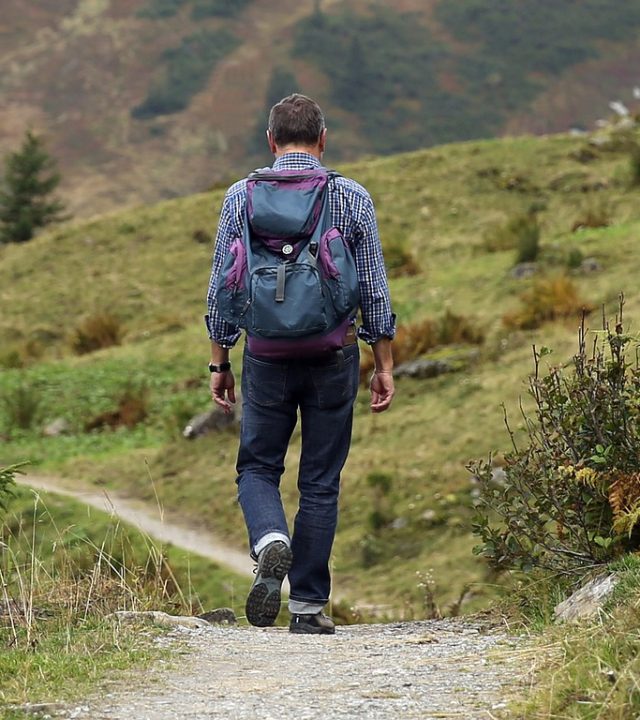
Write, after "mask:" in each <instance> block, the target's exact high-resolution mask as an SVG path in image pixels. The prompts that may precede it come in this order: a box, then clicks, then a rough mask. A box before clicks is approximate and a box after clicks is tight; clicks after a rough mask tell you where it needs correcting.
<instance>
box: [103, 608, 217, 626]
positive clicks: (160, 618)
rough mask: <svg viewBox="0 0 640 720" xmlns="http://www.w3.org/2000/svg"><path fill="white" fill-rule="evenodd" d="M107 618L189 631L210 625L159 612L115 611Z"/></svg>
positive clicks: (184, 616) (195, 618)
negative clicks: (149, 623) (187, 629)
mask: <svg viewBox="0 0 640 720" xmlns="http://www.w3.org/2000/svg"><path fill="white" fill-rule="evenodd" d="M108 617H114V618H116V619H117V620H119V621H120V622H151V623H155V624H156V625H164V626H165V627H181V628H189V629H191V630H201V629H202V628H208V627H209V626H210V624H209V623H208V622H207V621H206V620H203V619H202V618H199V617H191V616H190V615H169V614H168V613H165V612H162V611H160V610H144V611H141V612H135V611H133V610H117V611H116V612H114V613H112V614H111V615H109V616H108Z"/></svg>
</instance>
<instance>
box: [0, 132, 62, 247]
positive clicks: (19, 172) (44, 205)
mask: <svg viewBox="0 0 640 720" xmlns="http://www.w3.org/2000/svg"><path fill="white" fill-rule="evenodd" d="M59 183H60V174H59V173H58V172H57V170H56V162H55V160H54V159H53V158H52V157H51V155H49V154H48V153H47V151H46V150H45V147H44V142H43V141H42V139H41V138H40V137H38V136H37V135H35V134H34V133H32V132H31V131H28V132H27V134H26V135H25V138H24V141H23V143H22V146H21V147H20V149H19V150H18V151H17V152H14V153H10V154H9V155H8V156H7V158H6V159H5V175H4V179H3V183H2V187H1V188H0V242H5V243H6V242H26V241H27V240H31V238H32V237H33V235H34V233H35V232H36V230H38V229H39V228H42V227H44V226H45V225H48V224H50V223H53V222H57V221H60V220H63V219H64V215H63V211H64V205H63V204H62V203H61V202H60V201H59V200H56V199H55V198H52V197H51V196H52V194H53V192H54V191H55V189H56V188H57V187H58V185H59Z"/></svg>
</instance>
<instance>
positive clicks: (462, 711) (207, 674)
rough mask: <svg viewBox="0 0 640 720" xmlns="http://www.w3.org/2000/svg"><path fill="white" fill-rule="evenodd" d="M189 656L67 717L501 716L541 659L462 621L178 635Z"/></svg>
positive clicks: (303, 719)
mask: <svg viewBox="0 0 640 720" xmlns="http://www.w3.org/2000/svg"><path fill="white" fill-rule="evenodd" d="M157 642H159V643H160V644H162V645H166V646H169V647H171V648H172V651H173V652H174V653H179V652H180V649H181V648H182V649H183V651H184V652H185V653H186V654H184V655H182V656H181V657H180V658H179V661H178V662H176V661H175V660H168V661H165V663H163V664H161V665H159V666H157V667H156V668H155V669H153V670H152V671H150V672H149V673H147V674H143V675H142V676H134V677H132V678H130V679H129V685H128V686H127V687H124V688H123V687H115V688H112V689H111V691H107V692H104V693H103V694H101V695H100V696H99V697H96V698H95V699H93V700H89V701H87V702H86V703H84V704H82V705H79V706H76V707H74V708H67V709H66V710H65V711H64V712H63V713H62V714H59V715H57V717H67V718H75V719H77V720H115V719H117V720H128V719H129V718H136V720H210V719H213V718H216V719H217V718H220V719H223V718H224V719H225V720H272V719H273V720H315V719H316V718H318V719H320V718H322V719H325V718H329V719H331V720H333V719H336V720H342V719H344V720H346V719H347V718H349V719H350V720H351V719H354V718H366V719H367V720H383V719H385V720H386V719H387V718H389V719H393V720H404V718H421V719H422V720H431V719H435V718H460V719H461V718H464V719H465V720H475V719H478V720H479V719H480V718H483V719H485V720H488V719H489V718H493V717H495V715H494V713H495V712H497V710H498V708H500V707H503V706H504V700H505V698H506V697H507V696H508V694H509V693H510V692H512V691H513V690H514V689H516V688H517V686H518V685H519V684H521V682H522V681H523V679H524V678H525V676H526V675H527V673H528V670H529V668H530V665H531V664H532V662H533V653H531V652H530V651H529V650H527V649H526V648H525V647H522V645H521V641H519V640H518V641H516V640H514V639H513V638H511V637H509V636H507V635H505V634H503V633H501V632H491V633H488V634H485V633H483V632H482V630H481V629H480V628H479V626H477V625H474V624H473V623H469V622H464V621H459V620H458V621H454V620H442V621H426V622H410V623H400V624H391V625H359V626H357V625H356V626H350V627H339V628H338V629H337V632H336V635H335V636H322V637H317V636H296V635H290V634H289V633H288V631H287V630H286V629H284V628H267V629H257V628H249V627H231V628H222V627H211V628H206V629H204V630H185V629H181V630H174V631H172V632H171V633H170V634H169V635H167V636H163V637H162V638H160V639H159V640H158V641H157Z"/></svg>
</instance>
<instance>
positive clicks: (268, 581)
mask: <svg viewBox="0 0 640 720" xmlns="http://www.w3.org/2000/svg"><path fill="white" fill-rule="evenodd" d="M292 559H293V556H292V554H291V549H290V548H288V547H287V546H286V545H285V544H284V543H278V544H274V546H273V547H268V548H267V549H266V550H265V554H264V556H263V557H262V558H261V560H260V564H259V566H258V570H257V573H256V579H255V580H254V583H253V585H252V586H251V590H250V591H249V595H248V596H247V603H246V605H245V613H246V616H247V620H248V621H249V623H251V625H254V626H255V627H269V626H271V625H273V623H274V622H275V621H276V618H277V617H278V614H279V612H280V594H281V593H280V591H281V588H282V581H283V580H284V578H285V576H286V574H287V573H288V572H289V569H290V567H291V561H292Z"/></svg>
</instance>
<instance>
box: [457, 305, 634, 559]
mask: <svg viewBox="0 0 640 720" xmlns="http://www.w3.org/2000/svg"><path fill="white" fill-rule="evenodd" d="M630 346H631V347H633V350H634V352H633V353H632V354H633V355H634V356H635V361H634V362H633V363H632V362H630V361H629V360H628V358H627V350H628V349H629V347H630ZM637 348H638V341H637V340H636V339H635V338H632V337H631V336H630V335H627V334H626V333H625V332H624V329H623V325H622V302H621V304H620V313H619V315H618V318H617V320H616V325H615V330H614V331H613V332H612V331H611V330H610V328H609V327H608V326H607V327H605V329H604V331H603V332H602V333H600V334H599V335H598V336H597V340H596V342H595V343H594V344H593V351H592V353H591V354H588V353H587V334H586V332H585V328H584V321H583V324H582V327H581V330H580V334H579V343H578V353H577V354H576V356H575V357H574V359H573V363H572V371H568V370H566V369H564V368H563V367H552V368H551V369H550V370H549V372H548V374H547V375H546V376H542V375H541V373H540V359H541V357H543V356H544V355H546V354H548V350H546V349H542V350H541V351H537V350H536V349H535V348H534V360H535V372H534V375H533V376H532V377H531V379H530V395H531V397H532V398H533V400H534V402H535V420H534V419H532V418H529V417H526V418H525V419H526V429H527V441H526V446H525V447H523V448H519V447H517V445H516V443H515V438H514V435H513V433H511V431H510V430H509V432H510V434H511V439H512V442H513V445H514V449H513V452H511V453H510V454H508V455H506V456H505V465H504V472H503V473H500V474H499V475H500V480H498V477H497V474H496V473H495V470H494V468H493V467H492V463H491V460H490V459H489V461H480V462H477V463H474V464H473V465H472V466H471V469H472V471H473V473H474V474H475V476H476V478H477V479H478V481H479V483H480V488H481V494H480V498H479V507H478V512H477V518H476V523H475V525H474V532H475V533H476V534H477V535H479V536H480V538H481V540H482V544H481V545H479V546H478V547H477V548H476V551H477V552H478V553H479V554H482V555H483V556H484V557H485V558H487V559H488V560H489V562H490V563H491V564H492V565H493V566H494V567H495V568H502V569H506V568H517V569H522V570H530V569H532V568H534V567H540V568H543V569H546V570H552V571H560V572H567V573H569V572H574V571H577V570H580V569H584V568H586V567H589V566H592V565H594V564H599V563H605V562H608V561H610V560H611V559H613V558H614V557H615V556H617V555H618V554H620V553H621V552H622V551H628V550H635V549H637V548H638V547H640V472H639V468H640V425H639V421H640V365H639V364H638V355H637V352H636V351H637ZM507 427H508V424H507ZM496 518H497V520H498V524H494V523H495V519H496Z"/></svg>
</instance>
